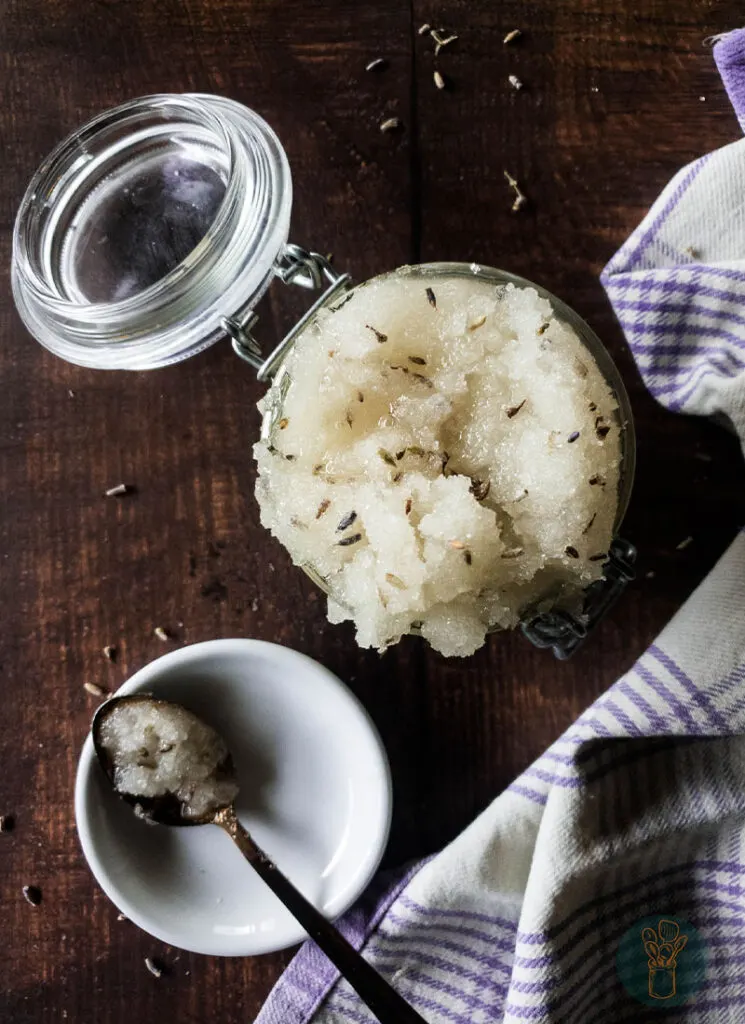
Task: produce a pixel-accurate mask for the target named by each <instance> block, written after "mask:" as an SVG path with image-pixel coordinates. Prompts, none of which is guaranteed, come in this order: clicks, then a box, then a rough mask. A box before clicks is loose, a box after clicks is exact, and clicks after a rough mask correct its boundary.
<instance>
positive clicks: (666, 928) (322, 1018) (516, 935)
mask: <svg viewBox="0 0 745 1024" xmlns="http://www.w3.org/2000/svg"><path fill="white" fill-rule="evenodd" d="M714 52H715V57H716V59H717V63H718V65H719V67H720V70H721V71H722V76H723V78H724V80H725V85H726V86H727V88H728V90H729V91H730V94H731V96H732V99H733V102H734V105H735V108H736V109H737V110H738V113H739V114H740V116H741V117H742V116H743V111H745V31H743V32H737V33H732V34H730V35H729V36H726V37H724V38H723V39H721V40H719V41H718V42H717V43H716V45H715V51H714ZM744 127H745V123H744ZM603 280H604V283H605V286H606V288H607V290H608V294H609V296H610V299H611V302H612V303H613V306H614V309H615V310H616V312H617V314H618V317H619V319H620V320H621V322H622V324H623V326H624V329H625V331H626V335H627V337H628V340H629V343H630V345H631V347H632V350H633V352H634V355H635V357H636V359H637V362H638V364H639V367H640V369H641V372H642V374H643V376H644V379H645V381H646V383H647V386H648V387H649V389H650V390H651V392H652V393H653V394H654V395H655V396H656V397H657V398H658V399H659V400H660V401H661V402H663V403H664V404H665V405H667V406H668V407H670V408H672V409H680V410H684V411H686V412H696V413H706V414H714V415H717V416H719V417H721V418H722V419H724V420H725V421H726V422H728V424H729V425H731V426H732V427H734V429H735V430H737V432H738V433H739V435H740V437H741V439H743V441H745V374H744V373H743V365H744V364H745V141H741V142H737V143H734V144H733V145H731V146H727V147H725V148H724V149H722V150H719V151H718V152H716V153H713V154H711V155H709V156H707V157H704V158H702V159H701V160H698V161H696V162H695V163H694V164H692V165H691V166H690V167H688V168H686V169H685V170H684V171H682V172H681V173H680V174H679V175H678V176H677V177H676V178H675V179H674V180H673V182H672V183H671V184H670V185H669V186H668V188H667V189H666V190H665V191H664V192H663V194H662V196H661V197H660V199H659V200H658V202H657V203H656V204H655V206H654V207H653V209H652V210H651V212H650V214H649V216H648V217H647V218H646V219H645V221H644V222H643V223H642V224H641V225H640V227H639V228H638V229H637V231H635V232H634V234H633V235H632V237H631V238H630V239H629V241H628V242H627V243H626V244H625V245H624V246H623V248H622V249H621V250H620V251H619V252H618V253H617V254H616V256H615V257H614V258H613V259H612V260H611V262H610V263H609V264H608V267H607V268H606V271H605V273H604V275H603ZM342 927H343V928H344V930H345V931H346V933H347V935H348V936H349V937H350V939H351V940H352V941H353V942H354V943H355V945H357V946H358V948H362V949H364V952H365V955H366V957H368V958H369V959H370V961H371V962H372V963H373V964H374V965H375V966H376V967H377V968H378V970H380V971H381V972H382V973H383V974H384V975H386V976H387V977H388V978H389V979H390V980H391V981H392V982H393V984H394V985H395V986H396V987H397V988H398V989H399V990H400V991H401V992H402V993H403V994H404V995H405V996H406V997H407V998H408V999H409V1000H410V1001H411V1003H412V1004H413V1005H414V1006H415V1007H416V1008H417V1009H418V1010H419V1012H420V1013H421V1014H422V1016H423V1017H424V1018H425V1019H426V1020H428V1021H431V1022H432V1024H445V1022H452V1024H491V1022H504V1024H524V1022H537V1024H595V1022H598V1024H599V1022H602V1024H609V1022H618V1024H621V1022H627V1021H628V1022H639V1021H653V1020H655V1019H657V1018H660V1017H662V1018H664V1019H665V1020H668V1021H671V1020H675V1021H678V1020H680V1021H686V1022H696V1024H703V1022H706V1024H736V1022H737V1024H740V1022H745V533H741V534H740V535H739V536H738V537H736V538H735V540H734V541H733V543H732V545H731V547H730V549H729V550H728V551H727V553H726V554H725V555H724V557H723V558H722V559H721V561H720V562H719V564H718V565H717V566H716V567H715V568H714V569H713V571H712V572H711V573H710V575H709V576H708V577H707V579H706V580H705V581H704V583H703V584H702V585H701V586H700V587H699V588H698V590H697V591H696V592H695V593H694V594H693V596H692V597H691V598H690V599H689V601H688V602H687V603H686V604H685V605H684V606H683V608H682V609H681V610H680V612H679V613H678V614H677V615H676V616H675V618H674V619H673V620H672V622H671V623H670V624H669V625H668V626H667V628H666V629H665V630H664V631H663V633H662V634H661V635H660V637H659V638H658V640H657V641H656V642H655V643H654V644H653V645H652V647H650V648H649V650H648V651H646V653H645V654H644V655H643V656H642V657H641V658H640V660H639V661H638V662H637V664H636V665H635V666H634V667H633V668H632V669H631V671H630V672H629V673H628V674H627V675H626V676H624V677H623V678H622V679H620V680H619V681H618V682H617V683H616V684H615V685H614V686H613V687H612V688H611V689H610V690H609V691H608V692H607V693H606V694H605V695H604V696H603V697H602V698H601V699H600V700H598V701H597V702H596V703H595V704H594V705H593V706H592V707H591V708H590V709H589V710H588V711H587V712H586V713H585V714H583V715H582V717H581V718H580V719H579V721H577V722H576V723H575V724H574V725H573V726H572V727H571V728H570V729H569V730H568V731H567V732H566V733H565V734H564V735H563V736H562V737H561V738H560V739H559V740H557V741H556V743H554V744H553V746H551V747H550V748H549V749H548V750H547V751H546V752H545V753H544V754H543V755H542V757H540V758H539V759H538V760H537V761H536V762H535V763H534V764H533V765H532V766H531V767H530V768H528V769H527V771H525V772H524V773H523V774H522V775H521V776H520V777H519V778H518V779H516V780H515V782H514V783H513V784H512V785H511V786H510V787H509V788H508V789H507V790H506V791H505V792H504V793H502V794H501V795H500V796H499V797H497V799H496V800H494V802H493V803H492V804H491V806H490V807H489V808H488V809H487V810H486V811H485V812H484V813H483V814H482V815H481V816H480V817H479V818H477V819H476V821H474V822H473V824H472V825H471V826H470V827H469V828H468V829H466V831H465V832H464V833H462V834H461V835H460V836H459V837H458V838H457V839H456V840H455V841H454V842H453V843H452V844H451V845H450V846H448V847H447V848H446V849H445V850H443V851H442V852H441V853H440V854H438V855H437V856H435V857H434V858H432V859H431V860H429V861H427V862H426V863H424V864H423V865H416V866H415V867H413V868H412V869H410V870H409V871H408V872H406V873H404V874H403V875H402V876H400V877H398V878H397V879H395V880H388V881H386V880H385V879H381V880H379V882H378V884H377V886H376V887H375V888H374V889H371V891H370V892H369V893H368V894H367V895H366V897H365V899H364V900H363V901H361V902H360V904H359V905H358V906H357V907H356V908H355V909H354V910H353V911H352V912H351V913H350V914H349V915H347V917H346V919H345V920H344V921H343V922H342ZM663 1011H664V1012H663ZM310 1020H313V1021H314V1022H316V1024H373V1021H374V1018H373V1017H372V1016H371V1014H370V1013H369V1012H368V1010H367V1009H366V1008H365V1007H364V1006H363V1005H362V1004H361V1003H360V1001H359V999H358V998H357V996H356V995H355V994H354V992H353V991H352V989H351V988H350V987H349V985H348V984H347V983H346V982H344V981H340V980H339V978H338V976H337V974H336V972H335V971H334V969H333V967H332V966H331V965H330V964H329V963H328V961H326V959H325V958H324V957H323V955H322V954H321V953H320V952H319V951H318V949H317V948H316V947H315V946H314V945H313V944H311V943H308V944H306V945H305V946H304V947H303V949H302V950H301V951H300V953H299V954H298V955H297V956H296V958H295V959H294V960H293V962H292V963H291V965H290V967H289V968H288V970H287V971H286V972H285V974H284V976H283V978H282V979H281V980H280V982H279V983H278V985H277V987H276V988H275V989H274V991H273V992H272V994H271V995H270V997H269V1000H268V1001H267V1003H266V1005H265V1007H264V1009H263V1010H262V1012H261V1014H260V1015H259V1018H258V1021H257V1024H305V1022H307V1021H310Z"/></svg>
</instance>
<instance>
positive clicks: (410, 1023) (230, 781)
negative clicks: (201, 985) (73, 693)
mask: <svg viewBox="0 0 745 1024" xmlns="http://www.w3.org/2000/svg"><path fill="white" fill-rule="evenodd" d="M124 705H129V706H130V707H135V708H141V709H143V710H144V711H157V710H158V709H159V710H161V711H163V712H167V713H177V714H179V715H180V716H183V715H188V716H189V718H190V719H192V720H193V722H194V723H195V724H198V725H201V726H202V728H205V729H209V726H207V725H206V723H204V722H202V721H201V719H200V718H199V717H198V716H197V715H195V714H193V712H191V711H188V710H187V709H186V708H183V707H182V706H181V705H180V704H175V703H173V702H171V701H165V700H161V699H160V698H157V697H152V696H150V695H149V694H132V695H130V696H126V697H112V698H110V699H109V700H107V701H106V702H105V703H104V704H102V705H101V706H100V707H99V708H98V710H97V711H96V713H95V715H94V716H93V723H92V726H91V734H92V737H93V746H94V749H95V751H96V756H97V757H98V760H99V763H100V765H101V767H102V768H103V770H104V773H105V775H106V778H107V779H108V780H109V782H110V783H111V785H112V787H113V789H114V792H115V793H116V794H117V795H118V796H120V797H121V798H122V799H123V800H124V801H125V802H126V803H128V804H130V805H132V806H133V807H134V808H135V812H136V813H137V815H138V816H139V817H142V818H145V819H148V820H149V821H151V822H154V823H157V824H160V825H171V826H189V825H210V824H211V825H217V826H219V828H221V829H222V830H223V831H224V832H226V833H227V834H228V835H229V836H230V838H231V839H232V840H233V842H234V843H235V844H236V846H237V847H238V849H239V850H240V851H241V853H242V854H243V856H244V857H245V858H246V860H247V861H248V863H249V864H250V865H251V867H252V868H253V869H254V871H255V872H256V873H257V874H258V875H259V877H260V878H261V879H262V880H263V881H264V882H266V884H267V885H268V886H269V888H270V889H271V890H272V892H273V893H274V895H275V896H277V897H278V898H279V899H280V900H281V901H282V903H283V904H284V905H285V907H287V909H288V910H289V911H290V913H291V914H292V915H293V917H294V918H295V919H296V920H297V921H298V922H299V923H300V924H301V925H302V927H303V928H304V929H305V930H306V932H307V933H308V935H310V937H311V938H312V939H313V940H314V941H315V942H316V944H317V945H318V946H319V947H320V949H322V950H323V952H324V953H325V954H326V956H327V957H328V958H329V960H330V961H331V962H332V963H333V964H334V966H335V967H336V968H337V970H338V971H339V972H340V974H341V975H342V976H343V977H344V978H346V979H347V981H348V982H349V984H350V985H351V986H352V988H353V989H354V990H355V992H356V993H357V994H358V995H359V997H360V999H362V1001H363V1002H364V1003H366V1004H367V1006H368V1007H369V1009H370V1010H371V1011H372V1012H373V1013H374V1014H375V1016H376V1017H377V1018H378V1020H379V1021H380V1022H381V1024H426V1021H425V1020H424V1019H423V1018H422V1017H420V1016H419V1014H418V1013H417V1012H416V1010H414V1009H413V1007H412V1006H410V1005H409V1003H407V1002H406V1000H405V999H404V998H403V997H402V996H401V995H399V993H398V992H396V990H395V989H393V988H392V987H391V986H390V985H389V984H388V982H387V981H386V980H385V978H383V977H382V976H381V975H380V974H378V972H377V971H376V970H375V969H374V968H373V967H372V966H371V965H370V964H369V963H368V962H367V961H366V960H365V959H364V957H363V956H362V955H361V954H360V953H358V952H357V950H356V949H354V947H353V946H352V945H350V943H349V942H348V941H347V940H346V939H345V938H344V936H343V935H342V934H341V932H340V931H339V930H338V929H337V928H335V927H334V925H333V924H332V923H331V922H330V921H328V920H327V919H326V918H325V917H324V916H323V914H322V913H321V912H320V911H319V910H317V909H316V908H315V907H314V906H313V904H312V903H310V902H309V901H308V900H307V899H306V898H305V896H303V895H302V893H301V892H299V891H298V890H297V889H296V888H295V886H294V885H293V884H292V882H290V880H289V879H288V878H286V877H285V876H284V875H283V874H282V873H281V871H279V869H278V868H277V867H276V866H275V865H274V864H273V863H272V861H271V860H270V859H269V857H267V855H266V854H265V853H264V851H263V850H262V849H261V848H260V847H259V846H258V845H257V844H256V843H255V842H254V840H253V839H252V838H251V835H250V834H249V833H248V832H247V831H246V829H245V828H244V827H243V825H242V824H241V823H240V821H239V820H238V815H237V814H236V812H235V795H236V794H237V791H238V787H237V784H235V769H234V767H233V762H232V758H231V756H230V753H229V752H227V748H226V747H225V744H224V743H223V742H222V740H221V738H220V737H219V735H218V734H217V733H215V732H214V730H211V729H210V730H209V731H210V732H211V733H212V734H213V735H214V739H215V742H216V743H219V744H221V749H222V750H223V751H225V753H224V755H223V756H222V759H221V760H220V761H219V763H217V764H216V765H215V767H214V781H215V782H216V783H219V784H220V786H221V787H222V788H223V790H225V789H226V786H225V784H227V791H228V792H232V793H233V794H234V795H233V797H232V799H231V800H230V801H229V802H225V800H216V801H215V802H213V803H212V804H211V805H210V806H209V807H208V809H207V810H206V811H204V812H203V813H199V814H194V813H187V812H188V810H189V808H188V805H187V803H185V802H184V801H183V799H181V798H180V797H179V796H177V794H176V792H174V791H168V792H166V793H164V794H163V795H159V796H154V797H146V796H137V795H135V794H131V793H127V792H124V791H122V789H120V788H119V787H118V786H117V782H116V778H115V773H116V768H117V765H116V763H115V760H114V758H113V757H112V754H111V751H110V750H109V749H108V748H107V746H106V745H105V744H104V742H103V739H104V736H103V731H104V727H105V726H106V725H107V723H109V722H110V721H111V718H110V716H111V715H112V714H113V713H114V712H115V711H117V709H120V708H122V707H123V706H124ZM181 781H182V782H183V783H184V784H185V785H187V784H188V783H189V781H190V780H189V779H188V778H184V779H183V780H181Z"/></svg>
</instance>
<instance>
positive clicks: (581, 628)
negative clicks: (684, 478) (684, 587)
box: [521, 537, 636, 661]
mask: <svg viewBox="0 0 745 1024" xmlns="http://www.w3.org/2000/svg"><path fill="white" fill-rule="evenodd" d="M635 562H636V548H635V547H634V545H633V544H631V543H629V541H627V540H623V539H622V538H621V537H616V538H615V539H614V540H613V541H612V542H611V546H610V551H609V553H608V561H607V562H606V563H605V565H604V566H603V575H602V577H601V578H600V579H599V580H597V582H595V583H592V584H590V586H589V587H588V588H587V590H586V592H585V603H584V608H583V611H582V614H581V615H579V616H575V615H571V614H570V613H569V612H564V611H560V610H556V611H551V612H544V613H543V614H541V615H536V616H533V617H532V618H530V619H529V620H528V621H527V622H523V623H522V625H521V629H522V631H523V634H524V635H525V636H526V637H527V638H528V640H530V642H531V643H532V644H534V645H535V646H536V647H551V648H552V650H553V652H554V655H555V656H556V657H557V658H560V659H561V660H562V661H563V660H565V659H566V658H568V657H570V656H571V655H572V654H574V652H575V651H576V650H577V648H578V647H579V646H580V644H582V643H583V641H584V640H585V639H586V638H587V636H589V634H590V633H591V632H592V630H593V629H594V628H595V626H596V625H597V624H598V622H600V620H601V619H602V618H603V617H604V616H605V614H606V612H607V611H608V610H609V609H610V608H611V606H612V605H613V604H615V602H616V601H617V600H618V598H619V597H620V595H621V593H622V591H623V590H624V588H625V587H626V584H627V583H628V582H630V581H631V580H633V579H634V578H635V576H636V573H635V572H634V564H635Z"/></svg>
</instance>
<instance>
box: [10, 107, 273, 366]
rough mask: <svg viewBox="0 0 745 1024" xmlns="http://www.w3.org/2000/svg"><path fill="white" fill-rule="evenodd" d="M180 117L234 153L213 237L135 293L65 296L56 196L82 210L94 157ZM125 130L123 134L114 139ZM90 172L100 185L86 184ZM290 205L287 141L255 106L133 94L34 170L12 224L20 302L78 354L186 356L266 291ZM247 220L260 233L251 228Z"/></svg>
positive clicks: (126, 361)
mask: <svg viewBox="0 0 745 1024" xmlns="http://www.w3.org/2000/svg"><path fill="white" fill-rule="evenodd" d="M171 122H173V124H174V126H175V125H182V126H188V125H192V126H194V127H195V128H197V129H199V130H201V131H203V132H204V133H205V138H207V139H208V140H209V143H210V144H211V145H213V146H214V149H215V150H216V151H217V152H219V154H220V155H221V158H222V159H223V160H224V161H225V192H224V194H223V195H222V197H221V199H220V201H219V204H218V206H217V209H216V211H215V213H214V215H213V217H212V220H211V222H210V224H209V226H208V228H207V230H206V232H205V234H204V235H203V237H202V238H201V239H200V241H199V242H197V244H196V245H195V246H194V248H193V249H192V250H191V251H190V252H189V253H188V254H187V255H186V256H185V257H184V258H183V259H182V260H180V262H179V263H177V264H176V266H174V267H172V268H171V269H170V270H169V271H167V272H166V273H165V274H164V275H163V276H162V277H161V278H159V279H158V280H156V281H154V282H153V283H152V284H150V285H148V286H146V287H145V288H143V289H142V290H141V291H139V292H136V293H135V294H133V295H130V296H127V297H125V298H123V299H116V300H110V301H91V302H86V301H79V300H78V299H76V298H72V297H70V296H68V295H65V294H64V293H63V291H62V289H61V287H59V286H58V285H57V284H56V283H55V280H54V273H53V271H52V269H51V268H50V266H48V265H47V266H45V259H47V258H48V256H46V255H45V253H46V250H47V249H49V248H50V247H51V246H52V244H53V243H54V241H55V231H56V230H58V221H59V219H60V216H61V214H60V213H59V211H58V215H57V220H55V219H54V217H55V203H57V204H61V206H60V210H61V212H65V210H66V207H65V205H64V204H65V203H68V206H70V207H73V208H74V206H75V205H76V206H78V207H79V206H80V204H81V203H82V202H83V201H84V200H85V197H86V195H89V194H93V190H94V189H95V185H96V179H95V178H94V176H93V174H92V173H91V170H90V167H91V166H93V165H95V163H96V160H101V161H103V160H104V159H105V158H109V157H110V156H112V155H115V154H117V153H119V152H123V153H126V149H127V146H128V145H134V144H135V143H136V142H137V141H138V139H139V133H141V132H143V131H150V132H152V134H153V137H156V136H157V134H158V125H159V123H162V125H164V126H167V125H168V124H169V123H171ZM118 127H121V128H122V131H123V134H122V135H121V137H116V136H114V132H115V131H116V129H117V128H118ZM112 137H113V142H112ZM96 143H98V144H99V145H100V146H101V147H102V148H101V149H100V151H98V152H96V153H95V155H94V157H93V160H92V162H91V163H89V162H83V163H82V164H81V161H80V159H79V156H80V154H81V150H82V151H83V152H85V151H86V149H87V147H91V149H93V147H94V146H95V144H96ZM86 168H88V169H86ZM87 176H89V177H90V182H91V183H92V186H91V187H90V189H89V191H88V192H86V185H88V184H89V182H88V181H86V177H87ZM76 183H78V184H79V193H80V194H78V193H77V192H75V186H76ZM68 193H69V195H68ZM81 196H82V198H81ZM291 204H292V184H291V176H290V168H289V164H288V162H287V157H286V155H285V152H284V149H283V148H282V145H281V143H280V141H279V139H278V138H277V136H276V134H275V133H274V131H273V130H272V129H271V127H270V126H269V125H268V124H267V123H266V122H265V121H264V120H263V119H262V118H261V117H259V115H257V114H255V113H254V112H253V111H251V110H250V109H249V108H247V107H245V106H243V105H242V104H240V103H238V102H236V101H234V100H230V99H227V98H224V97H220V96H211V95H207V94H203V93H184V94H178V93H174V94H170V93H156V94H152V95H149V96H143V97H139V98H137V99H133V100H129V101H127V102H126V103H123V104H121V105H119V106H117V107H113V108H111V109H109V110H106V111H104V112H102V113H100V114H98V115H96V116H95V117H93V118H91V119H90V120H88V121H87V122H86V123H85V124H84V125H82V126H81V127H79V128H78V129H76V130H75V131H73V132H71V133H70V134H68V135H67V136H66V137H65V138H64V139H63V140H62V141H61V142H59V143H58V144H57V146H56V147H55V148H54V149H53V150H52V152H51V153H50V154H49V155H48V156H47V157H46V158H45V159H44V160H43V161H42V163H41V164H40V165H39V167H38V168H37V170H36V171H35V173H34V174H33V176H32V178H31V181H30V182H29V185H28V187H27V189H26V191H25V193H24V196H23V198H22V200H21V203H20V206H19V209H18V212H17V215H16V219H15V223H14V229H13V249H12V267H11V279H12V287H13V294H14V298H15V302H16V306H17V308H18V311H19V313H20V315H21V318H22V320H23V321H24V323H25V325H26V327H27V328H28V329H29V331H30V332H31V333H32V334H33V335H34V336H35V337H36V338H37V340H38V341H40V342H41V343H42V344H43V345H45V347H47V348H49V349H51V350H52V351H53V352H55V354H57V355H59V356H61V357H62V358H64V359H67V360H68V361H70V362H74V363H79V364H81V365H86V366H93V367H100V368H127V369H143V368H150V367H151V366H157V365H165V364H167V363H170V362H175V361H177V360H178V359H182V358H186V357H187V356H189V355H192V354H194V353H195V352H196V351H199V350H200V349H202V348H206V347H207V346H208V345H209V344H211V343H212V342H214V341H216V340H217V339H218V337H220V336H221V335H222V334H223V333H224V332H223V331H222V329H221V328H220V323H221V321H222V319H223V318H224V317H226V316H232V315H234V314H235V313H236V311H238V310H241V309H243V308H245V307H247V306H248V305H249V304H250V303H252V302H255V301H257V300H258V298H259V297H260V296H261V294H263V292H264V291H265V289H266V287H267V286H268V283H269V280H270V279H271V274H272V268H273V266H274V262H275V260H276V258H277V255H278V253H279V252H280V251H281V249H282V247H283V245H284V243H285V241H286V239H287V232H288V228H289V218H290V209H291ZM50 209H51V211H52V212H51V213H47V211H48V210H50ZM44 213H47V215H48V216H49V218H50V220H49V223H48V224H47V223H46V222H44V221H43V219H42V214H44ZM249 218H250V219H249ZM249 224H250V225H251V226H252V227H253V229H254V230H253V234H251V233H250V232H247V231H246V230H245V229H246V228H247V226H248V225H249ZM241 228H243V229H244V231H243V232H241ZM47 235H49V236H50V237H47ZM242 286H243V287H242Z"/></svg>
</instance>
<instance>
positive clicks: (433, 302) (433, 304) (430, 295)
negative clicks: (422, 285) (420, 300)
mask: <svg viewBox="0 0 745 1024" xmlns="http://www.w3.org/2000/svg"><path fill="white" fill-rule="evenodd" d="M427 302H428V303H429V304H430V306H431V307H432V308H433V309H437V299H436V298H435V293H434V292H433V291H432V289H431V288H427Z"/></svg>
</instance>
